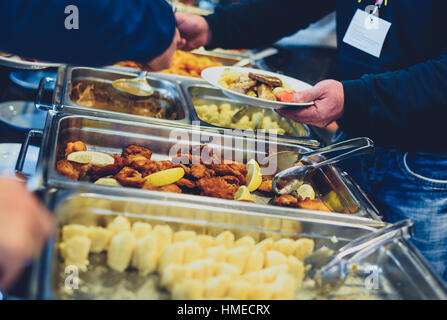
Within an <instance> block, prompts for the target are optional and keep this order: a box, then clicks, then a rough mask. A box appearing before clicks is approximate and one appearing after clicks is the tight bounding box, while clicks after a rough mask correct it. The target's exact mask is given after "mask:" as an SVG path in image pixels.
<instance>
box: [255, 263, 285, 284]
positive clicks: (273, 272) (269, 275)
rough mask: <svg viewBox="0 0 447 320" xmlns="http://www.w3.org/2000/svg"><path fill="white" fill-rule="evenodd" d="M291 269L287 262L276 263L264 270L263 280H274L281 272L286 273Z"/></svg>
mask: <svg viewBox="0 0 447 320" xmlns="http://www.w3.org/2000/svg"><path fill="white" fill-rule="evenodd" d="M288 270H289V267H288V266H287V265H286V264H283V265H276V266H273V267H270V268H266V269H264V270H262V271H261V272H262V274H263V280H264V282H266V283H268V282H273V281H275V280H276V278H277V277H278V276H279V275H280V274H286V273H287V272H288Z"/></svg>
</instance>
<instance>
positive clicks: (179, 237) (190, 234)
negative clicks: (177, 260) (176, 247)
mask: <svg viewBox="0 0 447 320" xmlns="http://www.w3.org/2000/svg"><path fill="white" fill-rule="evenodd" d="M195 237H196V233H195V232H194V231H178V232H176V233H174V235H173V237H172V242H185V241H188V240H193V239H194V238H195Z"/></svg>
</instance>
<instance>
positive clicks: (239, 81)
mask: <svg viewBox="0 0 447 320" xmlns="http://www.w3.org/2000/svg"><path fill="white" fill-rule="evenodd" d="M219 84H220V85H221V86H222V87H224V88H225V89H229V90H231V91H234V92H238V93H242V94H245V95H247V96H250V97H255V98H260V99H264V100H270V101H279V102H294V100H293V95H294V93H295V91H294V90H293V89H292V88H291V87H290V85H289V84H287V83H285V82H283V81H282V80H281V79H279V78H277V77H272V76H266V75H262V74H257V73H252V72H250V73H248V74H245V73H241V72H238V71H235V70H231V69H225V70H224V72H223V74H222V76H221V78H220V80H219Z"/></svg>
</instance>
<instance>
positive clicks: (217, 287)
mask: <svg viewBox="0 0 447 320" xmlns="http://www.w3.org/2000/svg"><path fill="white" fill-rule="evenodd" d="M230 281H231V279H230V278H229V277H228V276H226V275H223V276H218V277H212V278H209V279H208V280H207V281H206V282H205V291H204V295H203V296H204V298H205V299H221V298H223V297H225V296H226V295H227V292H228V289H229V287H230Z"/></svg>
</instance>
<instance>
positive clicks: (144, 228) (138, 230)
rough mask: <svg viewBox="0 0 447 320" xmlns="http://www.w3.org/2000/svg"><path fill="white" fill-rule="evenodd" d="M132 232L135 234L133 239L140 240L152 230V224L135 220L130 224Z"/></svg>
mask: <svg viewBox="0 0 447 320" xmlns="http://www.w3.org/2000/svg"><path fill="white" fill-rule="evenodd" d="M132 232H133V235H134V236H135V239H137V240H140V239H142V238H144V237H146V236H148V235H150V234H151V232H152V226H151V225H150V224H149V223H146V222H139V221H137V222H135V223H134V224H133V226H132Z"/></svg>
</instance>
